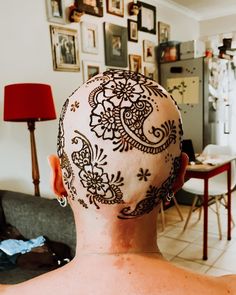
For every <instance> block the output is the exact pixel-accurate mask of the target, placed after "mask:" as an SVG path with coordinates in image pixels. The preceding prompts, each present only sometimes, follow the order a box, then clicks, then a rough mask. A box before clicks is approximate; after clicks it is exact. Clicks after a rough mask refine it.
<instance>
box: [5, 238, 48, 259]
mask: <svg viewBox="0 0 236 295" xmlns="http://www.w3.org/2000/svg"><path fill="white" fill-rule="evenodd" d="M44 242H45V238H44V237H43V236H39V237H37V238H35V239H31V240H28V241H22V240H14V239H9V240H4V241H2V242H0V250H2V251H3V252H5V253H6V254H7V255H14V254H17V253H21V254H24V253H26V252H30V251H31V249H33V248H35V247H39V246H42V245H43V244H44Z"/></svg>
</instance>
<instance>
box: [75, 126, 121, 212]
mask: <svg viewBox="0 0 236 295" xmlns="http://www.w3.org/2000/svg"><path fill="white" fill-rule="evenodd" d="M74 132H75V133H76V136H75V137H74V138H72V144H76V145H78V146H79V147H80V148H79V149H78V150H77V151H74V152H73V153H72V154H71V159H72V162H73V163H74V164H75V165H76V166H77V167H78V168H79V172H78V176H79V178H80V182H81V184H82V185H83V187H84V188H86V189H87V192H88V194H87V197H88V199H89V202H90V204H94V205H95V206H96V207H97V208H98V209H99V208H100V207H99V205H98V203H101V204H115V203H116V204H121V203H124V201H123V199H122V198H123V193H122V191H121V189H120V186H122V185H123V177H121V172H120V171H118V172H117V174H116V175H114V174H112V175H111V176H109V175H108V174H107V173H106V172H105V169H104V166H106V165H107V162H106V158H107V155H104V154H103V149H99V148H98V146H97V145H95V152H94V150H93V148H92V145H91V143H90V142H89V140H88V139H87V138H86V137H85V136H84V135H82V134H81V133H80V132H79V131H78V130H75V131H74Z"/></svg>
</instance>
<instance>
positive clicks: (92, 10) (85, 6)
mask: <svg viewBox="0 0 236 295" xmlns="http://www.w3.org/2000/svg"><path fill="white" fill-rule="evenodd" d="M75 5H76V6H77V7H78V8H79V9H81V10H82V11H84V12H85V13H87V14H92V15H95V16H100V17H102V16H103V0H75Z"/></svg>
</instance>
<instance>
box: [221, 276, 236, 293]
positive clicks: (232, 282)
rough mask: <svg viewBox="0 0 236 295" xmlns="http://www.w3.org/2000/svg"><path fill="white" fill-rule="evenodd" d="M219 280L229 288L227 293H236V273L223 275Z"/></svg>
mask: <svg viewBox="0 0 236 295" xmlns="http://www.w3.org/2000/svg"><path fill="white" fill-rule="evenodd" d="M219 280H220V281H221V282H222V283H223V284H224V285H225V286H226V287H227V288H228V289H229V291H230V292H229V294H236V275H225V276H222V277H220V278H219Z"/></svg>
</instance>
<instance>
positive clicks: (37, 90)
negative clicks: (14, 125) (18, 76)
mask: <svg viewBox="0 0 236 295" xmlns="http://www.w3.org/2000/svg"><path fill="white" fill-rule="evenodd" d="M53 119H56V112H55V107H54V103H53V97H52V91H51V87H50V86H49V85H46V84H38V83H23V84H12V85H7V86H5V95H4V121H45V120H53Z"/></svg>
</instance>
